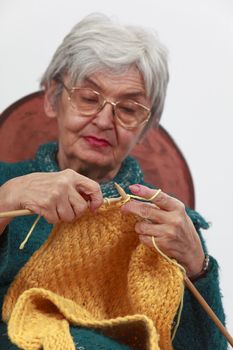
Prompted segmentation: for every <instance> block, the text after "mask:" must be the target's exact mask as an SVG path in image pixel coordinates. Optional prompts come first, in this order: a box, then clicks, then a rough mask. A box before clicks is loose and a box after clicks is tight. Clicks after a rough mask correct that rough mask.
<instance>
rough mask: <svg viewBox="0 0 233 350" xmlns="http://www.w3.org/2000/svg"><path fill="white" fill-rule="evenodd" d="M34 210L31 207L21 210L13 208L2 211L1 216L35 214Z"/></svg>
mask: <svg viewBox="0 0 233 350" xmlns="http://www.w3.org/2000/svg"><path fill="white" fill-rule="evenodd" d="M33 214H35V213H33V211H31V210H29V209H19V210H12V211H5V212H2V213H0V218H14V217H16V216H26V215H33Z"/></svg>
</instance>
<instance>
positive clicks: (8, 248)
mask: <svg viewBox="0 0 233 350" xmlns="http://www.w3.org/2000/svg"><path fill="white" fill-rule="evenodd" d="M56 154H57V144H56V143H49V144H46V145H42V146H41V147H40V148H39V150H38V152H37V154H36V157H35V159H34V160H29V161H23V162H19V163H14V164H9V163H1V162H0V185H2V184H3V183H5V182H6V181H7V180H9V179H11V178H14V177H16V176H21V175H25V174H29V173H32V172H54V171H59V167H58V165H57V162H56ZM114 182H117V183H119V184H120V186H121V187H123V188H124V189H125V191H126V192H128V186H129V185H130V184H134V183H141V184H145V182H144V180H143V174H142V171H141V169H140V167H139V165H138V163H137V162H136V161H135V159H133V158H132V157H127V158H126V160H125V161H124V162H123V164H122V167H121V169H120V171H119V172H118V174H117V175H116V177H115V178H114V179H113V180H112V181H108V182H103V183H101V185H100V186H101V190H102V193H103V196H104V197H117V196H118V193H117V192H116V189H115V187H114ZM146 185H147V184H146ZM186 210H187V213H188V215H189V216H190V217H191V219H192V221H193V223H194V225H195V227H196V229H197V231H198V233H199V234H200V237H201V240H202V243H203V247H204V250H205V251H206V247H205V243H204V240H203V238H202V236H201V233H200V229H206V228H208V224H207V223H206V222H205V220H204V219H203V218H202V217H201V216H200V215H199V214H198V213H197V212H195V211H193V210H191V209H188V208H187V209H186ZM34 220H35V216H28V217H19V218H15V219H14V220H13V221H12V222H11V223H10V224H9V225H8V227H7V228H6V230H5V232H4V233H3V234H2V235H1V236H0V308H1V309H2V304H3V299H4V295H5V294H6V292H7V289H8V287H9V286H10V283H11V282H12V280H13V279H14V277H15V275H16V274H17V272H18V271H19V270H20V268H21V267H22V266H24V264H25V263H26V262H27V261H28V259H29V258H30V257H31V255H32V254H33V252H34V251H36V250H37V249H39V247H40V246H41V245H42V244H43V242H44V241H45V240H46V239H47V237H48V235H49V233H50V231H51V229H52V225H50V224H48V223H47V222H46V221H45V220H44V219H41V220H40V221H39V222H38V224H37V226H36V228H35V230H34V232H33V235H32V236H31V238H30V240H29V241H28V243H27V244H26V246H25V248H24V249H23V250H19V245H20V243H21V242H22V240H23V239H24V236H25V234H26V233H27V232H28V231H29V229H30V227H31V225H32V223H33V221H34ZM195 285H196V288H197V289H198V290H199V292H200V293H201V294H202V296H203V297H204V298H205V300H206V301H207V303H208V304H209V305H210V307H211V308H212V309H213V310H214V311H215V312H216V314H217V315H218V317H219V318H220V320H221V321H222V322H223V323H224V322H225V316H224V311H223V307H222V302H221V295H220V289H219V278H218V265H217V262H216V260H215V259H214V258H213V257H210V270H209V272H208V274H207V275H206V276H205V277H204V278H201V279H200V280H198V281H197V282H196V283H195ZM70 330H71V334H72V336H73V338H74V342H75V344H76V349H80V350H81V349H82V350H94V349H95V350H98V349H100V350H110V349H111V350H127V349H129V348H128V347H127V346H125V345H123V344H119V343H117V342H116V341H114V340H113V339H109V338H106V337H105V336H104V335H102V334H101V333H98V332H96V331H94V330H92V329H85V328H80V327H73V326H71V327H70ZM173 345H174V349H175V350H204V349H205V350H215V349H216V350H226V349H227V345H226V341H225V339H224V337H223V336H222V335H221V333H220V332H219V331H218V329H217V328H216V326H215V325H214V324H213V322H212V320H210V319H209V317H208V316H207V314H206V313H205V311H204V310H203V309H202V307H201V306H200V305H199V303H198V302H197V301H196V300H195V299H194V298H193V296H192V295H191V294H190V292H189V290H185V295H184V306H183V311H182V315H181V321H180V325H179V328H178V331H177V333H176V337H175V339H174V341H173ZM7 349H9V350H15V349H18V348H17V347H16V346H15V345H13V344H12V343H11V342H10V340H9V339H8V337H7V326H6V324H4V322H3V321H0V350H7ZM135 350H136V349H135Z"/></svg>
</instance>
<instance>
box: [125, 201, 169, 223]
mask: <svg viewBox="0 0 233 350" xmlns="http://www.w3.org/2000/svg"><path fill="white" fill-rule="evenodd" d="M121 210H122V211H123V212H125V213H131V214H135V215H138V216H140V217H141V218H143V219H147V220H151V221H153V222H155V223H159V224H162V223H166V222H168V221H169V213H168V212H166V211H164V210H161V209H158V208H156V207H155V205H154V204H152V203H145V202H140V201H136V200H131V201H129V202H128V203H126V204H124V205H123V206H122V207H121Z"/></svg>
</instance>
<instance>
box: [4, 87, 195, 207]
mask: <svg viewBox="0 0 233 350" xmlns="http://www.w3.org/2000/svg"><path fill="white" fill-rule="evenodd" d="M56 138H57V125H56V119H50V118H47V117H46V116H45V113H44V108H43V92H42V91H38V92H35V93H33V94H30V95H28V96H25V97H23V98H21V99H20V100H18V101H17V102H15V103H14V104H12V105H11V106H9V107H8V108H7V109H6V110H5V111H4V112H3V113H2V114H1V116H0V161H4V162H18V161H21V160H26V159H31V158H33V156H34V154H35V152H36V150H37V148H38V146H39V145H40V144H42V143H45V142H48V141H51V140H56ZM132 155H133V156H134V157H135V158H136V159H137V160H138V161H139V163H140V165H141V167H142V169H143V171H144V175H145V180H146V181H147V182H148V183H151V184H153V185H155V186H156V187H158V188H161V189H162V190H163V191H165V192H167V193H169V194H171V195H173V196H175V197H176V198H178V199H180V200H181V201H183V202H184V203H185V204H186V205H187V206H189V207H190V208H194V186H193V181H192V176H191V173H190V170H189V168H188V165H187V163H186V161H185V159H184V157H183V155H182V153H181V151H180V150H179V148H178V146H177V145H176V144H175V142H174V141H173V139H172V138H171V136H170V135H169V134H168V132H167V131H166V130H165V129H164V128H163V127H161V126H160V127H159V128H158V129H151V130H150V131H149V132H148V133H147V134H146V136H145V138H144V140H143V142H142V143H140V144H138V145H137V146H136V147H135V148H134V150H133V152H132Z"/></svg>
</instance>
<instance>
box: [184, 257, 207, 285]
mask: <svg viewBox="0 0 233 350" xmlns="http://www.w3.org/2000/svg"><path fill="white" fill-rule="evenodd" d="M209 261H210V258H209V255H208V254H205V257H204V260H203V264H202V269H201V271H200V272H198V273H196V274H195V275H192V276H189V279H190V281H192V282H195V281H197V280H198V279H200V278H203V277H205V276H206V274H207V272H208V271H209Z"/></svg>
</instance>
